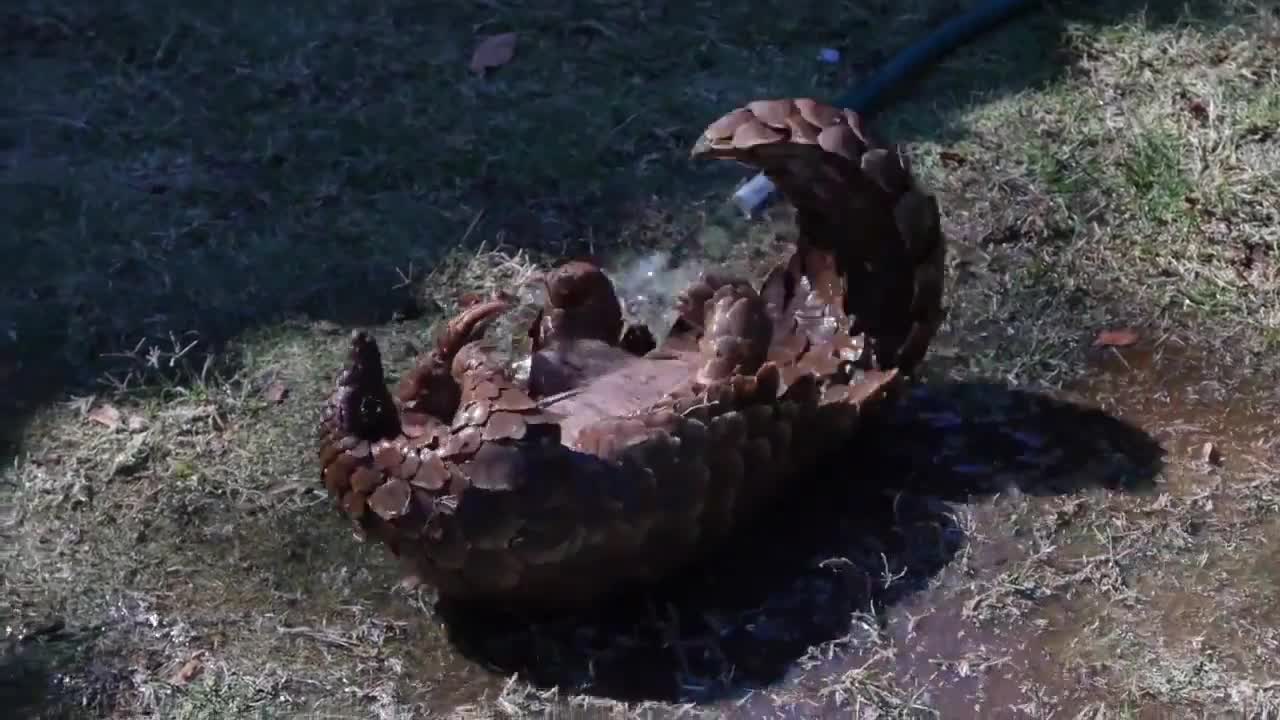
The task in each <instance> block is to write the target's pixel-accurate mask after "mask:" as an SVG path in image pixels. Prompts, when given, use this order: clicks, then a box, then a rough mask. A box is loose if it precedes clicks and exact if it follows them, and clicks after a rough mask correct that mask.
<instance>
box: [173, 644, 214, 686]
mask: <svg viewBox="0 0 1280 720" xmlns="http://www.w3.org/2000/svg"><path fill="white" fill-rule="evenodd" d="M204 655H205V651H204V650H197V651H196V652H195V653H193V654H192V655H191V658H190V659H189V660H187V662H186V663H184V664H183V665H182V667H181V668H178V671H177V672H175V673H174V674H173V677H171V678H169V682H171V683H173V684H174V685H187V684H188V683H190V682H191V681H192V680H194V679H196V676H197V675H199V674H200V672H201V671H202V670H204V662H203V658H204Z"/></svg>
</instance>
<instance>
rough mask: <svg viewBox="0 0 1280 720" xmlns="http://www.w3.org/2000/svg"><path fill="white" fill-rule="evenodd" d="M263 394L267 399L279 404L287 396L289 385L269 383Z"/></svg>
mask: <svg viewBox="0 0 1280 720" xmlns="http://www.w3.org/2000/svg"><path fill="white" fill-rule="evenodd" d="M263 394H264V395H266V396H267V400H269V401H270V402H272V403H275V404H276V405H279V404H280V403H282V402H284V399H285V398H286V397H288V396H289V387H288V386H287V385H285V384H284V383H280V382H275V383H271V384H270V385H268V386H267V389H266V391H265V392H264V393H263Z"/></svg>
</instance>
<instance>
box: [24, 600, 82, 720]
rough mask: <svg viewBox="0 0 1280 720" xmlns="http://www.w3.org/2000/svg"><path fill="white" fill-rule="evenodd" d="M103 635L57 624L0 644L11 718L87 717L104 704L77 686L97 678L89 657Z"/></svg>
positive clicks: (54, 623) (60, 718)
mask: <svg viewBox="0 0 1280 720" xmlns="http://www.w3.org/2000/svg"><path fill="white" fill-rule="evenodd" d="M98 634H99V631H98V629H96V628H82V629H78V630H70V629H68V628H66V627H65V626H64V625H63V623H62V622H60V621H57V622H52V623H49V624H46V625H44V626H41V627H38V628H34V629H32V630H31V631H29V632H26V633H23V634H21V635H18V636H17V637H14V638H12V639H8V640H0V708H4V710H5V712H6V713H7V714H6V717H15V718H18V717H21V718H36V717H39V718H41V719H42V720H62V719H63V718H76V717H82V716H83V713H85V712H86V711H87V710H88V708H89V707H92V706H95V705H96V704H97V701H98V700H99V699H100V698H98V697H95V696H94V694H93V693H92V692H85V690H87V689H88V688H83V687H75V685H77V684H78V683H80V681H81V679H82V678H85V677H88V675H89V674H91V673H92V672H93V669H94V668H93V667H92V665H93V663H92V662H91V661H90V660H89V659H88V657H89V655H90V648H91V647H92V645H93V643H94V642H95V640H96V639H97V636H98ZM64 673H66V674H64ZM73 678H74V679H73ZM77 706H79V707H77ZM94 709H100V708H96V707H95V708H94Z"/></svg>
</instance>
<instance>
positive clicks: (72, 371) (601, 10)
mask: <svg viewBox="0 0 1280 720" xmlns="http://www.w3.org/2000/svg"><path fill="white" fill-rule="evenodd" d="M1229 4H1230V3H1228V2H1208V1H1200V2H1193V3H1190V4H1189V5H1188V3H1185V2H1152V3H1140V2H1137V1H1136V0H1113V1H1111V2H1103V3H1086V2H1061V3H1047V4H1046V6H1047V7H1046V8H1045V9H1044V10H1043V11H1042V12H1040V13H1039V14H1035V15H1032V16H1031V17H1030V18H1028V19H1024V20H1020V21H1017V22H1015V23H1014V24H1013V25H1012V26H1011V27H1009V28H1007V29H1004V30H1001V31H1000V32H998V33H996V34H994V35H992V36H990V37H988V38H985V39H983V40H981V41H980V42H979V43H978V44H977V45H976V46H975V47H974V48H971V49H968V50H966V51H964V52H963V53H961V54H960V55H958V56H956V57H955V58H953V59H951V60H948V61H947V62H946V63H945V64H944V66H943V67H942V68H941V70H939V71H938V73H936V77H935V79H934V80H932V81H931V82H930V83H927V84H926V85H924V86H921V87H917V88H914V89H913V92H916V93H925V94H926V95H927V96H928V98H929V99H928V100H927V101H924V100H921V101H919V102H917V103H916V104H914V105H912V104H910V103H908V105H906V106H905V107H903V108H902V109H901V110H900V111H895V112H897V113H898V114H899V115H901V116H902V118H903V122H901V123H897V124H898V125H901V128H900V131H901V135H900V137H899V138H898V139H902V140H907V141H910V140H916V139H923V138H929V137H933V138H935V139H936V138H937V137H939V136H945V135H946V134H947V133H948V132H951V131H952V130H954V127H955V124H954V120H955V118H957V117H958V116H959V115H960V114H961V113H963V111H964V110H965V109H966V108H967V107H969V106H971V105H972V104H973V103H974V102H978V101H985V100H986V99H988V98H991V97H993V96H999V95H1003V94H1007V93H1016V92H1019V91H1021V90H1023V89H1026V88H1028V87H1031V86H1034V85H1037V84H1041V83H1045V82H1051V81H1053V80H1055V79H1057V78H1059V77H1060V76H1061V74H1062V72H1063V71H1064V69H1065V68H1067V67H1068V66H1069V65H1070V64H1071V62H1072V60H1073V59H1072V58H1071V57H1070V56H1069V55H1064V54H1063V52H1062V47H1063V46H1062V35H1063V27H1064V25H1065V23H1067V22H1069V21H1071V22H1075V21H1080V22H1084V23H1087V24H1092V25H1094V26H1097V27H1099V28H1101V27H1104V26H1106V25H1108V24H1111V23H1116V22H1119V21H1122V20H1125V19H1126V18H1130V17H1131V16H1133V15H1135V14H1136V13H1137V12H1139V11H1140V10H1141V9H1143V8H1146V9H1147V22H1148V24H1151V25H1161V24H1168V23H1173V22H1179V21H1181V18H1182V17H1183V13H1184V12H1185V11H1186V10H1187V9H1188V8H1189V9H1190V11H1191V16H1192V17H1194V18H1196V22H1202V23H1205V24H1210V25H1211V24H1213V23H1215V22H1219V21H1221V22H1225V21H1226V20H1223V19H1222V18H1224V15H1223V10H1222V8H1223V7H1224V6H1227V5H1229ZM909 5H910V7H909V8H908V9H907V10H905V11H904V10H902V9H900V8H898V7H896V6H894V5H893V4H891V3H872V4H865V3H855V4H846V5H843V6H841V7H842V8H843V10H840V11H835V10H833V9H832V7H831V5H830V3H828V2H825V1H824V0H805V1H804V2H800V3H798V4H797V3H796V2H795V0H786V2H783V0H769V1H767V2H763V3H750V4H746V5H733V4H729V5H721V6H718V7H717V8H716V9H715V10H714V11H711V13H710V14H708V12H709V11H708V9H707V8H706V7H704V6H703V5H701V4H696V3H695V4H681V3H656V4H654V3H640V4H634V5H619V4H617V3H595V2H581V3H574V4H572V7H571V8H570V9H567V10H566V9H565V6H564V5H563V4H562V3H550V2H535V3H518V4H514V5H508V6H505V7H499V6H492V5H483V4H482V5H476V4H472V3H456V2H454V3H443V4H432V5H431V6H430V7H429V8H428V7H426V6H423V5H422V4H421V3H416V2H409V1H408V0H399V1H393V2H388V3H380V4H379V5H378V6H377V7H376V8H367V7H365V6H361V5H359V4H349V3H338V2H330V3H321V4H320V5H315V4H312V3H307V4H305V5H303V4H297V3H282V4H277V5H273V6H272V7H271V8H263V7H261V6H260V5H258V4H250V3H247V2H237V3H232V4H231V5H230V6H228V7H226V8H221V9H210V8H211V6H202V5H200V4H197V3H177V4H169V3H166V4H163V5H159V4H153V3H151V2H150V0H143V1H141V2H137V3H133V4H131V5H128V6H126V7H125V8H124V9H110V8H107V6H102V7H101V8H97V9H93V8H88V7H87V6H81V5H76V4H71V3H64V2H59V1H58V0H43V1H33V2H28V3H25V4H24V5H23V6H22V7H21V8H20V9H17V10H9V11H6V13H5V17H6V22H5V23H4V25H5V28H6V30H5V31H4V32H3V37H4V38H5V42H4V43H0V45H2V46H3V50H0V93H3V94H4V95H5V96H6V97H9V98H12V99H13V100H14V102H12V103H11V104H10V105H9V107H8V108H6V110H5V111H4V112H3V113H0V183H2V184H3V186H4V188H5V191H4V193H0V195H2V196H3V199H0V226H2V227H3V228H4V231H3V232H4V234H3V235H0V251H2V252H3V254H4V256H5V258H6V267H5V268H4V269H3V270H0V274H2V275H3V276H4V277H5V280H4V282H2V283H0V287H3V288H4V291H3V292H0V319H2V320H0V417H3V418H4V421H3V423H0V425H2V427H0V441H4V440H7V441H8V442H0V445H2V446H4V448H5V449H3V450H0V451H3V452H6V453H11V452H13V451H16V449H17V448H16V446H15V445H14V441H15V438H17V437H18V435H19V434H20V432H21V431H22V429H23V428H24V427H25V424H26V422H27V420H28V419H29V417H30V416H31V414H32V413H33V412H34V411H36V410H37V409H39V408H40V407H41V406H43V405H45V404H47V403H49V402H51V401H54V400H57V399H59V398H62V397H64V396H65V395H66V394H67V393H86V392H90V391H94V390H101V389H102V388H101V386H100V385H99V384H98V381H99V380H100V379H101V378H102V376H103V373H104V372H106V371H108V370H112V371H115V372H116V373H117V377H121V376H124V375H126V374H127V373H129V372H131V371H133V372H134V373H135V374H138V375H140V376H141V377H143V378H144V382H148V381H150V380H147V378H152V377H153V376H163V375H166V374H167V375H170V376H172V375H174V374H175V373H177V374H179V375H181V377H178V378H177V382H180V383H186V382H189V381H190V376H193V375H199V374H200V371H201V369H202V368H203V367H204V365H203V358H202V355H203V353H214V354H217V353H220V352H221V351H222V350H223V349H224V348H225V345H226V343H227V342H228V341H233V340H235V339H237V338H241V337H243V336H244V335H245V334H246V333H252V332H253V331H255V330H256V329H258V328H261V327H264V326H270V325H273V324H276V323H278V322H280V321H281V320H284V319H287V318H301V319H303V320H305V321H314V320H323V321H328V322H333V323H338V324H341V325H353V324H361V325H367V324H377V323H383V322H387V321H388V320H389V319H391V318H392V317H395V316H397V315H399V316H405V315H408V316H414V315H417V314H421V313H424V312H430V310H431V308H430V307H423V306H422V296H423V293H424V287H423V283H424V282H425V281H424V275H425V273H424V269H425V268H429V267H431V266H433V265H434V264H435V263H437V262H438V261H439V259H440V258H441V257H443V256H444V255H446V254H448V253H449V252H451V251H454V250H458V249H462V250H466V249H470V248H474V247H476V246H477V245H478V244H479V243H481V242H485V243H489V247H492V246H493V241H494V239H495V238H497V239H498V240H499V241H505V242H507V243H509V244H514V245H517V246H523V247H527V248H530V249H533V250H535V251H537V252H540V253H544V254H545V255H546V256H549V257H561V256H563V255H564V254H568V253H573V254H593V255H595V256H597V257H601V258H605V259H608V258H610V257H613V256H615V255H617V254H618V253H619V252H621V251H623V250H625V249H626V248H627V247H629V246H643V247H651V246H653V245H655V244H664V243H666V244H670V243H673V242H674V243H680V242H683V241H684V240H685V239H686V238H687V237H688V228H685V227H679V225H680V224H681V223H680V222H679V219H678V218H676V217H675V215H678V214H679V213H681V212H684V211H691V209H692V208H693V207H694V206H696V205H697V204H698V203H699V202H701V201H703V200H705V199H706V198H707V197H715V198H716V199H720V198H722V197H723V196H724V195H725V194H726V193H727V190H728V186H727V185H724V184H722V185H720V186H719V187H713V185H714V184H715V183H721V182H724V183H728V182H732V180H733V179H735V178H738V177H742V176H743V173H742V172H741V171H739V170H735V169H732V168H721V169H719V170H714V171H707V170H703V169H697V168H693V167H692V166H691V165H690V163H689V162H688V160H687V151H688V146H689V145H690V143H691V142H692V139H693V138H694V137H695V135H696V133H697V132H698V130H699V129H700V128H701V127H702V126H703V125H704V124H705V123H706V122H708V121H710V120H711V119H713V118H714V117H716V116H717V115H718V114H720V113H722V112H724V111H725V110H726V109H728V108H729V107H732V106H735V105H737V104H739V103H741V102H744V101H746V100H748V99H751V98H753V97H758V96H762V95H794V94H814V95H817V96H820V97H836V96H838V95H840V94H841V93H842V92H843V91H844V90H845V89H846V88H847V87H848V86H850V85H853V84H855V83H856V81H857V80H858V79H859V78H860V77H863V76H865V75H866V74H868V73H869V72H871V71H872V70H873V69H874V68H875V67H877V66H879V65H880V64H882V63H883V62H885V61H886V60H887V59H888V58H889V57H890V56H891V54H892V53H893V52H895V51H897V50H898V49H900V48H902V47H904V46H906V45H907V44H909V43H910V42H911V41H912V40H913V39H914V38H916V37H918V36H920V35H921V34H922V33H923V32H924V31H925V30H926V29H928V28H929V27H932V26H934V25H936V24H937V23H939V22H942V21H943V20H945V19H946V18H947V17H949V16H950V15H951V14H953V13H954V12H955V11H956V9H957V8H956V7H955V4H954V3H951V2H943V1H942V0H915V1H914V2H912V3H909ZM760 17H770V18H771V19H772V20H771V22H768V23H760V22H759V18H760ZM459 28H473V29H476V31H477V32H479V33H482V34H483V33H487V32H498V31H503V30H517V31H519V32H520V33H521V40H520V45H519V50H518V53H517V58H516V60H515V61H513V62H512V63H511V64H510V65H509V66H507V67H504V68H502V69H501V71H500V72H498V73H496V74H495V75H493V76H492V77H490V78H477V77H473V76H471V75H469V74H468V73H467V70H466V62H467V57H468V56H469V53H470V51H471V46H472V43H473V39H472V38H470V37H467V36H466V34H465V33H459V31H458V29H459ZM821 46H835V47H842V48H845V49H846V55H845V58H844V59H843V60H842V61H841V62H840V63H839V64H837V65H834V66H821V67H820V66H815V65H814V64H813V61H812V60H811V57H812V53H813V51H814V50H816V48H818V47H821ZM102 68H112V70H110V71H109V72H108V71H103V70H102ZM104 72H106V73H107V74H106V75H104V74H103V73H104ZM939 91H944V92H939ZM979 96H981V97H982V100H975V98H977V97H979ZM925 105H927V106H928V107H929V111H928V112H927V113H926V112H921V111H920V108H922V107H924V106H925ZM583 108H593V109H592V110H589V111H585V112H584V111H583ZM569 118H572V123H570V122H567V121H568V119H569ZM709 193H711V194H710V195H709ZM644 218H649V219H648V220H645V219H644ZM654 218H656V219H654ZM673 225H674V226H676V227H674V228H673V227H672V226H673ZM399 271H404V272H405V273H406V274H407V275H408V278H407V281H406V282H402V281H401V277H400V275H399ZM184 348H185V350H184ZM130 350H133V351H134V352H133V353H132V356H131V357H129V358H127V359H126V360H125V361H124V362H122V363H121V362H116V361H115V360H112V359H110V358H108V357H106V356H108V355H110V354H113V353H125V352H129V351H130ZM149 354H151V355H149ZM176 356H181V359H180V360H178V361H177V362H173V363H171V362H170V361H171V360H174V358H175V357H176ZM152 365H154V367H152ZM232 365H234V364H232ZM184 367H185V370H183V371H182V372H179V370H182V369H183V368H184ZM228 369H229V370H234V369H235V368H234V367H233V366H229V367H228ZM169 381H173V378H172V377H170V378H169Z"/></svg>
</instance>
